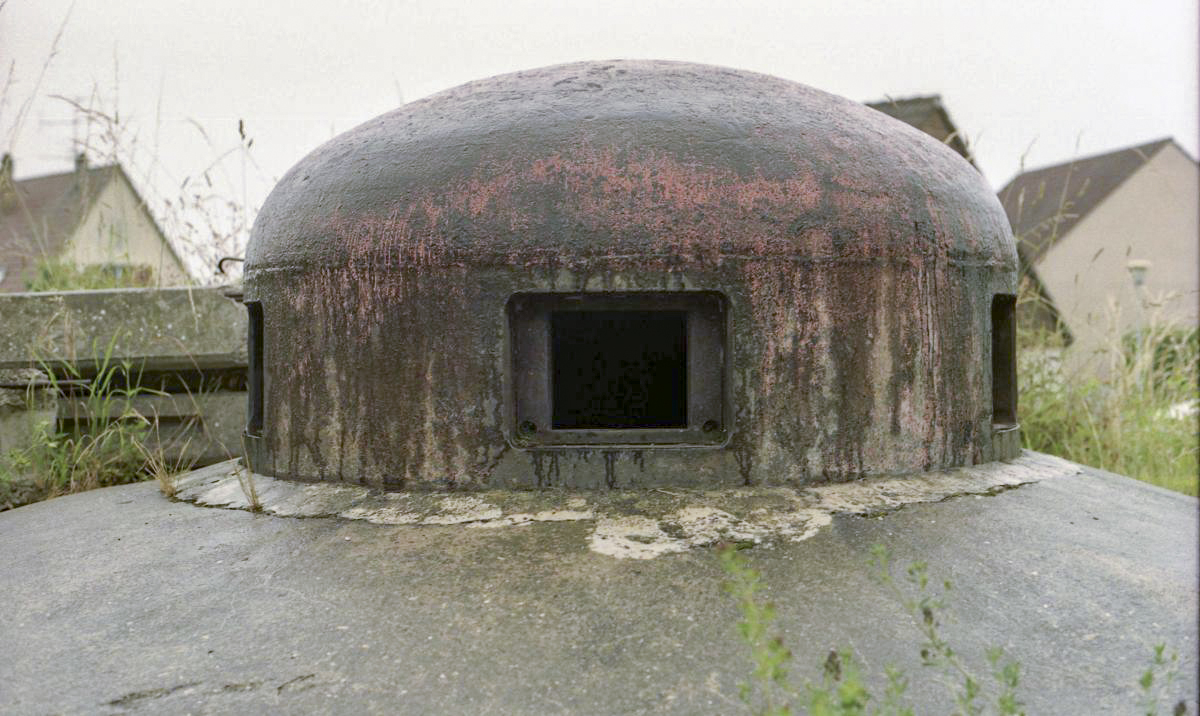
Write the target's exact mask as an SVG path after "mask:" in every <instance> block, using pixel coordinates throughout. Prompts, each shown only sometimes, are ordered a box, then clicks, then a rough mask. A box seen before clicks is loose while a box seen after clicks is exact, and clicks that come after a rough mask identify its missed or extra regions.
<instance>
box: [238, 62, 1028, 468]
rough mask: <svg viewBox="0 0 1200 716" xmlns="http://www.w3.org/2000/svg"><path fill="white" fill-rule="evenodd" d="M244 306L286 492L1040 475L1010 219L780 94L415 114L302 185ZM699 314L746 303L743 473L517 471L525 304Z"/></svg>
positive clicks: (427, 103)
mask: <svg viewBox="0 0 1200 716" xmlns="http://www.w3.org/2000/svg"><path fill="white" fill-rule="evenodd" d="M245 277H246V278H245V293H246V299H247V300H253V301H261V302H262V305H263V311H264V330H265V342H266V348H265V351H266V352H265V356H266V425H265V433H264V436H263V438H262V440H261V441H260V442H259V444H257V445H256V446H255V449H254V456H253V457H254V460H255V462H256V469H258V471H260V472H264V473H266V474H274V475H279V476H292V477H302V478H316V479H327V480H346V481H352V482H359V483H363V484H375V485H385V486H404V487H443V488H457V487H488V486H493V487H494V486H552V485H564V484H565V485H573V486H596V487H600V486H614V487H623V486H635V485H643V484H662V483H684V484H731V483H732V484H737V483H748V484H762V483H793V484H803V483H812V482H818V481H840V480H846V479H853V478H856V477H860V476H864V475H877V474H899V473H908V472H916V471H925V470H932V469H940V468H946V467H952V466H956V465H963V464H971V463H976V462H983V461H987V460H991V459H993V458H995V457H997V456H1000V457H1004V456H1008V455H1009V453H1011V452H1012V446H1011V441H1004V442H1003V443H1000V442H997V443H995V444H993V435H992V433H993V430H992V425H991V374H990V373H991V366H990V363H991V354H990V351H991V344H990V336H989V323H990V304H991V299H992V296H993V295H994V294H996V293H1013V292H1014V291H1015V287H1016V253H1015V249H1014V246H1013V243H1012V238H1011V235H1010V232H1009V229H1008V224H1007V221H1006V219H1005V215H1004V213H1003V211H1002V210H1001V208H1000V206H999V204H998V203H997V201H996V199H995V197H994V195H993V194H992V193H991V190H990V189H989V188H988V186H987V184H986V183H985V182H984V180H983V179H982V178H981V177H980V176H979V174H978V173H977V172H976V171H975V170H974V169H973V168H972V167H971V166H970V165H969V164H967V163H966V162H965V161H963V160H962V159H961V158H960V157H958V156H957V155H956V154H954V153H953V152H952V151H950V150H948V149H946V148H945V147H943V146H941V145H939V144H938V143H937V142H935V141H933V140H931V139H929V138H928V137H926V136H924V135H923V134H921V133H920V132H917V131H916V130H913V129H911V128H909V127H907V126H906V125H903V124H902V123H900V122H896V121H895V120H892V119H890V118H888V117H886V116H884V115H882V114H880V113H878V112H874V111H872V110H870V109H868V108H866V107H864V106H862V105H859V104H857V103H854V102H850V101H848V100H845V99H842V98H838V97H835V96H832V95H829V94H826V93H823V92H820V91H818V90H814V89H811V88H809V87H805V86H803V85H799V84H796V83H792V82H788V81H785V80H780V79H776V78H772V77H767V76H764V75H757V74H752V73H746V72H739V71H735V70H729V69H723V68H715V67H707V66H699V65H691V64H681V63H667V62H633V61H619V62H608V63H581V64H574V65H563V66H558V67H550V68H545V69H539V70H533V71H529V72H522V73H516V74H512V75H505V76H502V77H496V78H491V79H487V80H481V81H479V82H474V83H470V84H467V85H464V86H462V87H458V88H455V89H452V90H449V91H447V92H443V93H441V94H439V95H435V96H433V97H430V98H427V99H425V100H421V101H418V102H414V103H411V104H408V105H405V106H404V107H402V108H400V109H398V110H396V111H394V112H391V113H389V114H385V115H383V116H381V117H379V118H377V119H375V120H372V121H371V122H368V123H366V124H364V125H362V126H360V127H358V128H357V129H354V130H352V131H350V132H348V133H346V134H344V135H342V136H340V137H337V138H335V139H334V140H332V141H331V142H329V143H328V144H326V145H324V146H322V147H320V148H319V149H317V150H316V151H314V152H313V153H312V154H310V155H309V156H308V157H307V158H305V159H304V160H302V161H301V162H300V163H299V164H298V165H297V166H296V167H294V168H293V169H292V170H291V171H289V172H288V173H287V175H285V176H284V178H283V179H282V180H281V181H280V182H279V185H278V186H277V187H276V189H275V191H274V192H273V193H272V194H271V196H270V197H269V198H268V200H267V202H266V204H265V205H264V206H263V208H262V211H261V212H260V214H259V217H258V220H257V222H256V224H255V227H254V230H253V234H252V238H251V243H250V246H249V248H248V251H247V261H246V273H245ZM678 290H697V291H701V290H702V291H718V292H720V293H722V294H723V295H724V296H725V297H726V299H727V300H728V308H729V332H728V342H729V346H728V350H729V359H730V363H731V382H732V386H733V388H732V395H731V400H732V402H733V406H732V411H733V414H734V420H733V424H732V425H731V426H730V431H731V440H730V442H729V443H728V444H727V445H725V446H722V447H718V448H712V447H707V448H687V449H664V448H654V447H638V448H637V449H627V448H620V447H617V446H613V447H611V448H606V447H603V446H597V447H589V448H587V449H578V448H538V449H520V448H518V447H517V446H515V445H514V441H513V440H512V430H513V426H512V424H511V423H512V396H511V394H510V392H511V390H510V386H508V385H507V384H506V375H507V370H508V366H507V360H508V355H509V354H508V352H507V351H508V343H507V341H508V337H507V336H506V334H505V315H504V306H505V303H506V301H507V300H508V299H509V298H510V297H511V296H512V294H514V293H517V292H523V291H543V292H593V291H678ZM1000 444H1003V445H1005V446H1006V447H1005V448H1004V450H1003V451H1002V452H1001V453H998V452H997V447H996V446H997V445H1000Z"/></svg>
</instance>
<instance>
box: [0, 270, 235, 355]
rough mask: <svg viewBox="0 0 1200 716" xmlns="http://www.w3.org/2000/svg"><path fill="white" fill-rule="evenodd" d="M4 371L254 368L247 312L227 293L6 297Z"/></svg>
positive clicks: (0, 340) (1, 340) (1, 315)
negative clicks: (99, 366) (107, 357)
mask: <svg viewBox="0 0 1200 716" xmlns="http://www.w3.org/2000/svg"><path fill="white" fill-rule="evenodd" d="M0 323H3V324H4V327H5V330H4V331H3V332H0V369H4V368H25V367H31V366H32V367H36V366H37V365H38V361H39V360H40V361H45V362H47V363H56V362H69V363H72V364H74V365H75V366H76V367H77V368H78V369H79V370H81V371H83V372H86V371H88V370H93V369H94V368H95V364H96V360H95V359H96V358H97V357H98V356H102V355H103V353H104V351H105V349H106V348H107V346H108V342H109V341H110V340H111V341H113V348H112V355H111V360H113V361H115V362H118V363H119V362H121V361H125V360H128V361H131V362H132V363H133V364H134V365H136V366H143V365H144V366H147V369H150V368H149V366H153V370H163V371H167V370H194V369H200V370H219V369H229V368H244V367H245V366H246V312H245V310H244V309H243V308H242V306H241V305H240V304H239V303H237V302H236V301H234V300H232V299H231V298H228V297H227V296H226V295H225V289H222V288H167V289H142V288H134V289H113V290H108V291H62V292H58V293H9V294H0Z"/></svg>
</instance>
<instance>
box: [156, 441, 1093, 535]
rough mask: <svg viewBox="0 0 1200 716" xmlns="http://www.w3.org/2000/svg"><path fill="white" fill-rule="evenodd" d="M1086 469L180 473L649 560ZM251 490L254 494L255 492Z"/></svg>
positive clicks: (327, 510) (1031, 463) (365, 513)
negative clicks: (792, 476)
mask: <svg viewBox="0 0 1200 716" xmlns="http://www.w3.org/2000/svg"><path fill="white" fill-rule="evenodd" d="M1082 471H1083V467H1081V466H1080V465H1077V464H1075V463H1072V462H1068V461H1066V460H1063V459H1061V458H1057V457H1052V456H1050V455H1043V454H1041V453H1035V452H1029V451H1025V452H1023V453H1022V454H1021V456H1020V457H1018V458H1016V459H1014V460H1012V461H1009V462H994V463H988V464H986V465H976V466H972V467H964V468H959V469H956V470H948V471H945V472H931V473H927V474H923V475H913V476H908V477H902V478H888V479H873V480H862V481H858V482H850V483H838V484H831V485H821V486H818V487H814V488H810V489H805V490H797V489H794V488H790V487H744V488H729V489H718V490H692V489H684V488H671V489H662V488H659V489H647V490H609V491H567V490H542V491H516V490H493V491H487V492H475V493H431V492H379V491H376V490H371V489H368V488H366V487H359V486H356V485H338V484H333V483H309V482H295V481H289V480H279V479H276V478H273V477H268V476H266V475H258V474H255V473H251V472H249V471H246V470H244V469H243V468H242V465H241V461H240V460H230V461H227V462H223V463H219V464H216V465H211V466H209V467H206V468H201V469H199V470H193V471H192V472H189V473H186V474H184V475H181V476H179V477H178V478H177V479H176V483H175V487H176V495H175V496H176V498H177V499H180V500H183V501H185V502H193V503H195V504H197V505H202V506H207V507H223V508H230V509H239V510H250V509H252V501H254V500H256V501H257V503H258V505H257V508H256V510H255V511H262V512H264V513H266V514H269V515H275V516H278V517H334V516H336V517H341V518H343V519H350V520H365V521H367V522H372V523H375V524H381V525H413V526H422V525H424V526H432V525H464V526H466V527H470V528H493V529H494V528H503V527H513V526H521V525H527V524H530V523H533V522H587V523H589V524H590V525H591V527H590V531H589V535H588V538H587V541H588V548H589V549H590V550H591V551H593V552H597V553H599V554H605V555H608V556H610V557H616V558H620V559H651V558H654V557H658V556H661V555H664V554H671V553H677V552H685V551H687V550H689V549H692V548H695V547H707V546H711V545H713V544H716V543H718V542H749V543H753V544H769V543H776V542H799V541H802V540H805V539H808V538H809V537H812V536H813V535H815V534H816V533H817V531H818V530H819V529H820V528H821V527H824V526H827V525H829V524H830V523H831V522H832V520H833V516H834V515H838V514H853V515H874V514H881V513H886V512H891V511H893V510H897V509H899V508H901V507H904V506H905V505H910V504H918V503H923V502H939V501H941V500H945V499H947V498H950V497H957V496H963V495H985V494H993V493H995V492H998V491H1002V490H1005V489H1009V488H1013V487H1017V486H1020V485H1024V484H1028V483H1031V482H1038V481H1041V480H1045V479H1049V478H1053V477H1061V476H1064V475H1076V474H1079V473H1080V472H1082ZM252 495H253V496H252Z"/></svg>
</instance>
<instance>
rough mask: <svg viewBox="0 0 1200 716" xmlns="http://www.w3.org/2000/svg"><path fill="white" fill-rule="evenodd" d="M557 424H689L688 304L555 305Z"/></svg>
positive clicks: (561, 426)
mask: <svg viewBox="0 0 1200 716" xmlns="http://www.w3.org/2000/svg"><path fill="white" fill-rule="evenodd" d="M550 365H551V371H552V375H553V378H552V386H551V396H552V397H551V403H552V408H551V413H552V424H553V427H554V428H555V429H558V430H563V429H567V430H570V429H638V428H643V429H644V428H686V427H687V425H688V415H687V404H688V392H687V391H688V386H687V368H688V361H687V312H686V311H553V312H552V313H551V318H550Z"/></svg>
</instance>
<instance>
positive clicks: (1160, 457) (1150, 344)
mask: <svg viewBox="0 0 1200 716" xmlns="http://www.w3.org/2000/svg"><path fill="white" fill-rule="evenodd" d="M1035 300H1036V299H1034V298H1032V297H1029V296H1025V297H1023V307H1024V306H1027V305H1029V304H1031V303H1032V302H1033V301H1035ZM1109 342H1110V345H1109V347H1108V348H1109V349H1108V351H1107V353H1106V354H1105V356H1104V364H1103V365H1100V366H1099V369H1098V370H1088V369H1083V368H1080V367H1077V363H1076V362H1075V361H1072V360H1071V359H1070V356H1069V349H1068V348H1066V347H1064V345H1063V340H1062V338H1061V335H1060V334H1059V333H1058V332H1056V331H1053V330H1047V329H1045V328H1035V327H1032V326H1028V325H1026V326H1022V329H1021V331H1020V353H1019V355H1020V358H1019V363H1018V366H1019V367H1018V370H1019V377H1018V380H1019V383H1020V408H1019V415H1020V421H1021V434H1022V439H1023V440H1024V444H1025V447H1026V448H1029V449H1031V450H1037V451H1039V452H1045V453H1050V454H1053V455H1059V456H1061V457H1064V458H1066V459H1068V460H1072V461H1074V462H1078V463H1081V464H1084V465H1090V466H1093V467H1098V468H1100V469H1102V470H1108V471H1111V472H1116V473H1120V474H1123V475H1128V476H1130V477H1135V478H1137V479H1139V480H1142V481H1144V482H1148V483H1151V484H1154V485H1158V486H1160V487H1166V488H1168V489H1171V490H1175V491H1178V492H1182V493H1185V494H1188V495H1196V494H1197V474H1198V471H1200V463H1198V456H1200V417H1198V416H1197V414H1196V412H1195V411H1196V405H1197V399H1198V398H1200V391H1198V387H1197V366H1198V365H1200V339H1198V334H1197V330H1196V329H1195V328H1194V327H1192V328H1179V327H1175V326H1171V325H1167V324H1163V323H1160V322H1155V321H1150V322H1149V325H1147V326H1146V327H1145V328H1143V329H1140V330H1138V331H1136V332H1134V333H1131V334H1127V335H1124V336H1118V335H1114V336H1112V337H1111V339H1110V341H1109Z"/></svg>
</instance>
